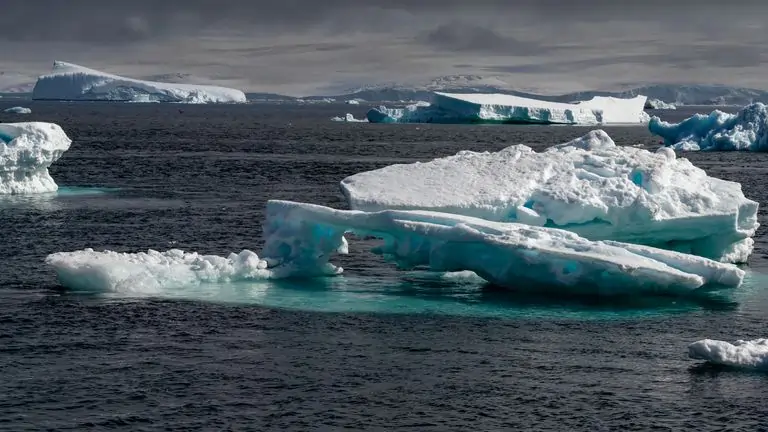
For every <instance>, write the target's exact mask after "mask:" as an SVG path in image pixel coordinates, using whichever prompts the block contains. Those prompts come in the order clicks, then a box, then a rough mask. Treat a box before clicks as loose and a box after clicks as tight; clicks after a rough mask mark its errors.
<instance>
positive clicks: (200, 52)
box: [0, 0, 768, 96]
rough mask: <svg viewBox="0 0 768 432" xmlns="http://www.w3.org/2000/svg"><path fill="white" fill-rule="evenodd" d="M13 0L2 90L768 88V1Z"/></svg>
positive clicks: (5, 27)
mask: <svg viewBox="0 0 768 432" xmlns="http://www.w3.org/2000/svg"><path fill="white" fill-rule="evenodd" d="M2 3H3V8H2V9H3V12H2V13H0V52H2V53H3V55H2V59H0V91H1V90H2V89H3V88H6V87H8V86H12V85H17V84H24V83H30V82H34V80H35V79H36V77H37V76H38V75H41V74H44V73H46V72H48V71H49V70H50V68H51V66H52V64H53V61H54V60H63V61H67V62H71V63H76V64H80V65H83V66H88V67H91V68H94V69H99V70H103V71H107V72H111V73H115V74H119V75H123V76H130V77H135V78H146V77H153V78H165V79H180V80H184V81H187V82H196V83H200V84H218V85H224V86H231V87H236V88H239V89H242V90H244V91H252V92H274V93H281V94H287V95H292V96H305V95H318V94H338V93H343V92H345V91H347V90H350V89H354V88H356V87H359V86H363V85H377V84H378V85H382V84H388V83H393V84H403V85H414V86H416V85H422V84H426V83H429V82H430V81H432V80H433V79H434V78H436V77H441V76H454V75H462V76H466V75H470V76H478V77H483V78H484V79H488V80H491V81H492V82H496V83H503V84H504V85H506V86H508V87H509V88H514V89H518V90H525V91H534V92H538V93H544V94H557V93H565V92H570V91H581V90H616V89H619V88H626V87H628V86H633V85H639V84H646V83H685V84H697V83H698V84H725V85H733V86H744V87H753V88H760V89H768V74H765V72H764V70H765V65H766V63H768V31H766V30H767V29H766V27H767V26H768V24H766V20H765V16H766V15H768V3H765V1H764V0H759V1H755V0H741V1H734V2H731V3H727V2H712V1H710V0H699V1H698V2H694V1H690V0H666V1H660V0H645V1H643V2H629V1H626V2H623V1H614V0H581V1H580V0H570V1H566V0H538V1H536V0H485V1H484V0H472V1H469V0H464V1H459V0H442V1H433V0H421V1H419V0H388V1H387V2H377V1H371V0H369V1H359V0H356V1H348V0H323V1H316V0H315V1H309V0H218V1H214V0H66V1H62V0H3V2H2ZM733 4H738V6H732V5H733ZM168 74H181V77H179V76H169V75H168Z"/></svg>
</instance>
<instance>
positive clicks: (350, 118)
mask: <svg viewBox="0 0 768 432" xmlns="http://www.w3.org/2000/svg"><path fill="white" fill-rule="evenodd" d="M331 121H335V122H347V123H368V120H366V119H356V118H355V116H354V115H352V114H350V113H347V114H345V115H344V117H331Z"/></svg>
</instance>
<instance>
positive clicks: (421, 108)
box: [367, 92, 649, 125]
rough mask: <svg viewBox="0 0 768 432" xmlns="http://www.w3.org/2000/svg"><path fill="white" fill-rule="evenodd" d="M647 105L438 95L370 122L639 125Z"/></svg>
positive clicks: (378, 113) (380, 111)
mask: <svg viewBox="0 0 768 432" xmlns="http://www.w3.org/2000/svg"><path fill="white" fill-rule="evenodd" d="M645 101H646V97H645V96H636V97H634V98H632V99H619V98H614V97H603V96H595V97H594V98H592V99H590V100H588V101H582V102H577V103H562V102H547V101H542V100H537V99H529V98H525V97H520V96H512V95H506V94H483V93H477V94H460V93H442V92H435V93H433V95H432V100H431V101H430V102H419V103H416V104H413V105H409V106H407V107H405V108H394V109H390V108H387V107H384V106H382V107H379V108H373V109H371V110H370V111H368V114H367V118H368V121H370V122H371V123H538V124H583V125H597V124H639V123H647V122H648V119H649V117H648V115H647V114H646V113H645V111H643V108H644V106H645Z"/></svg>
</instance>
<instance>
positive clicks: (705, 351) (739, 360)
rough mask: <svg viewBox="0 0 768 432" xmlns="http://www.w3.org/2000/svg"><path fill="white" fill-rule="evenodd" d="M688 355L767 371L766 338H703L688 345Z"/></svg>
mask: <svg viewBox="0 0 768 432" xmlns="http://www.w3.org/2000/svg"><path fill="white" fill-rule="evenodd" d="M688 356H689V357H690V358H692V359H695V360H706V361H707V362H709V363H712V364H718V365H723V366H730V367H735V368H745V369H757V370H762V371H768V339H755V340H748V341H745V340H738V341H736V342H735V343H733V344H731V343H728V342H725V341H719V340H713V339H703V340H700V341H697V342H694V343H692V344H690V345H689V346H688Z"/></svg>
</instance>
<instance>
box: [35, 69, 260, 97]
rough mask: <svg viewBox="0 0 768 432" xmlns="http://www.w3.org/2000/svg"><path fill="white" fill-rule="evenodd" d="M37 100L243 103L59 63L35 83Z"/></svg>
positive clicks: (210, 91) (211, 89)
mask: <svg viewBox="0 0 768 432" xmlns="http://www.w3.org/2000/svg"><path fill="white" fill-rule="evenodd" d="M32 98H33V99H37V100H74V101H77V100H87V101H133V102H155V101H158V102H179V103H194V104H201V103H228V102H246V97H245V93H243V92H242V91H240V90H236V89H231V88H226V87H218V86H209V85H193V84H175V83H160V82H152V81H142V80H138V79H133V78H125V77H121V76H118V75H112V74H108V73H104V72H100V71H97V70H94V69H89V68H86V67H82V66H78V65H75V64H71V63H65V62H61V61H56V62H54V65H53V71H52V72H51V73H50V74H48V75H43V76H41V77H40V78H38V80H37V84H35V88H34V90H33V92H32Z"/></svg>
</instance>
